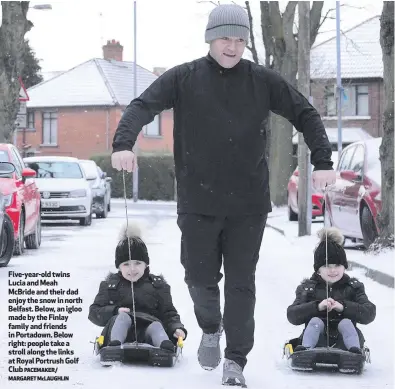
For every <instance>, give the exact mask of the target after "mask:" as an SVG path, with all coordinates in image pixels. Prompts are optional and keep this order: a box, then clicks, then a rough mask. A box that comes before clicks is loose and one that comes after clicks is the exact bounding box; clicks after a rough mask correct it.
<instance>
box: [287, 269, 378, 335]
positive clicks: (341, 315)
mask: <svg viewBox="0 0 395 389" xmlns="http://www.w3.org/2000/svg"><path fill="white" fill-rule="evenodd" d="M326 297H327V296H326V282H325V281H324V280H323V279H322V278H321V276H319V275H318V274H317V273H314V274H313V276H312V277H311V278H310V279H309V280H304V281H303V282H302V283H301V284H300V285H299V286H298V287H297V289H296V298H295V301H294V302H293V303H292V305H290V306H289V307H288V310H287V317H288V321H289V322H290V323H292V324H294V325H301V324H305V326H307V324H308V323H309V321H310V320H311V319H312V318H313V317H319V318H322V319H323V321H324V323H326V315H327V312H326V309H325V310H324V311H319V310H318V304H319V303H320V302H321V301H322V300H325V299H326ZM329 298H333V299H334V300H335V301H338V302H340V303H341V304H342V305H343V306H344V310H343V312H337V311H335V310H332V311H330V312H329V329H330V332H332V331H335V332H337V325H338V324H339V322H340V320H342V319H350V320H351V321H352V322H353V324H354V325H355V326H357V323H360V324H369V323H371V322H372V321H373V320H374V319H375V317H376V306H375V305H374V304H373V303H372V302H371V301H369V299H368V297H367V295H366V293H365V287H364V285H363V283H362V282H360V281H358V280H357V279H356V278H350V276H348V275H347V274H344V276H343V277H342V279H341V280H339V281H338V282H336V283H334V284H332V285H329Z"/></svg>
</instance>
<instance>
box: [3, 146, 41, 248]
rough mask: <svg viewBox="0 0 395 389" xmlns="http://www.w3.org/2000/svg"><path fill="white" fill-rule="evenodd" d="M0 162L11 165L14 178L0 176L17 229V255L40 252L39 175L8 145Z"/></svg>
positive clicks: (15, 229)
mask: <svg viewBox="0 0 395 389" xmlns="http://www.w3.org/2000/svg"><path fill="white" fill-rule="evenodd" d="M0 161H3V162H10V163H12V164H13V165H14V167H15V169H14V172H13V173H12V174H8V175H2V176H0V187H1V188H2V189H1V190H2V194H3V195H4V198H5V199H4V200H5V207H6V212H7V214H8V216H9V217H10V218H11V220H12V223H13V225H14V235H15V236H14V238H15V246H14V253H13V254H14V255H21V254H22V253H23V252H24V251H25V248H27V249H38V248H39V247H40V245H41V215H40V206H41V199H40V192H39V190H38V187H37V185H36V181H35V176H36V172H35V171H34V170H32V169H30V168H29V167H26V166H25V163H24V162H23V159H22V157H21V155H20V154H19V151H18V149H17V148H16V147H15V146H14V145H12V144H8V143H1V144H0Z"/></svg>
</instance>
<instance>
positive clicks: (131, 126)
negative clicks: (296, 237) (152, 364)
mask: <svg viewBox="0 0 395 389" xmlns="http://www.w3.org/2000/svg"><path fill="white" fill-rule="evenodd" d="M249 34H250V26H249V20H248V16H247V14H246V12H245V11H244V9H243V8H242V7H240V6H237V5H234V4H226V5H220V6H217V7H216V8H215V9H214V10H213V11H212V12H211V14H210V16H209V21H208V24H207V28H206V34H205V38H206V42H207V43H209V44H210V52H209V54H208V55H207V56H206V57H203V58H200V59H197V60H195V61H192V62H189V63H184V64H182V65H179V66H176V67H174V68H172V69H170V70H168V71H167V72H166V73H164V74H163V75H162V76H161V77H159V78H158V79H157V80H156V81H155V82H154V83H153V84H152V85H151V86H150V87H148V88H147V89H146V90H145V92H144V93H143V94H142V95H141V96H140V97H138V98H136V99H134V100H133V101H132V102H131V103H130V104H129V106H128V107H127V108H126V111H125V113H124V115H123V116H122V119H121V121H120V122H119V125H118V128H117V130H116V133H115V136H114V141H113V154H112V165H113V167H114V168H115V169H117V170H122V169H125V170H127V171H129V172H131V171H133V169H134V164H135V159H134V154H133V146H134V144H135V142H136V139H137V136H138V134H139V132H140V131H141V129H142V127H143V126H145V125H146V124H148V123H150V122H152V121H153V119H154V117H155V116H156V115H158V114H159V113H160V112H162V111H163V110H166V109H173V112H174V160H175V169H176V178H177V191H178V206H177V211H178V225H179V227H180V230H181V232H182V238H181V262H182V264H183V266H184V268H185V281H186V283H187V285H188V288H189V292H190V295H191V297H192V300H193V303H194V308H195V314H196V318H197V321H198V324H199V326H200V328H201V329H202V331H203V335H202V340H201V344H200V347H199V350H198V359H199V363H200V364H201V366H202V367H203V368H205V369H207V370H212V369H214V368H216V367H217V366H218V364H219V363H220V360H221V350H220V345H219V342H220V337H221V333H222V316H221V311H220V295H219V288H218V282H219V281H220V280H221V278H222V274H221V273H220V270H221V266H222V257H223V262H224V273H225V307H224V317H223V326H224V330H225V333H226V341H227V347H226V349H225V358H226V360H225V363H224V373H223V383H224V384H236V385H244V384H245V380H244V377H243V369H244V366H245V365H246V361H247V358H246V357H247V354H248V353H249V352H250V351H251V349H252V347H253V343H254V329H255V324H254V309H255V269H256V264H257V261H258V258H259V250H260V246H261V240H262V236H263V232H264V228H265V225H266V220H267V214H268V213H269V212H271V200H270V192H269V172H268V167H267V162H266V160H265V144H266V134H265V132H264V131H262V129H261V123H262V122H263V121H264V120H265V119H266V118H267V117H268V115H269V111H272V112H274V113H276V114H279V115H281V116H283V117H285V118H286V119H288V120H289V121H290V122H291V123H292V124H293V125H294V126H295V128H296V129H297V130H298V131H300V132H302V133H303V135H304V139H305V141H306V143H307V145H308V147H309V149H310V150H311V160H312V164H313V165H314V172H313V183H314V185H315V186H316V187H318V188H324V187H325V186H326V185H331V184H333V183H334V182H335V173H334V171H333V169H332V162H331V154H332V152H331V147H330V143H329V141H328V137H327V135H326V132H325V129H324V126H323V124H322V121H321V119H320V116H319V114H318V113H317V111H316V110H315V109H314V108H313V107H312V106H311V105H310V104H309V102H308V101H307V100H306V99H305V97H304V96H303V95H302V94H300V93H299V92H298V91H297V90H296V89H295V88H294V87H293V86H291V85H290V84H288V83H287V82H286V81H285V80H284V79H283V78H282V77H281V76H279V75H278V74H277V73H275V72H274V71H271V70H268V69H266V68H265V67H263V66H259V65H256V64H254V63H252V62H250V61H247V60H244V59H241V57H242V55H243V52H244V49H245V47H246V44H247V42H248V39H249ZM273 130H274V131H275V129H273Z"/></svg>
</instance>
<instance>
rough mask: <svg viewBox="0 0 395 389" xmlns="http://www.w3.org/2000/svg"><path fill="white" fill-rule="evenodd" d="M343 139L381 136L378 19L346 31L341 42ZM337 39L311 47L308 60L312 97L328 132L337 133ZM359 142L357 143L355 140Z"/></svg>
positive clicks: (381, 101) (378, 17)
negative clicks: (352, 135)
mask: <svg viewBox="0 0 395 389" xmlns="http://www.w3.org/2000/svg"><path fill="white" fill-rule="evenodd" d="M340 47H341V78H342V86H343V88H344V93H343V99H342V100H343V101H342V127H343V137H344V138H347V139H351V138H350V136H351V134H350V136H349V135H348V134H347V133H346V132H347V131H349V130H350V131H351V130H353V134H354V135H356V134H357V132H359V135H358V136H357V138H358V137H360V136H363V135H361V134H363V132H366V133H368V134H370V135H371V136H373V137H380V136H382V134H383V123H382V121H383V119H382V117H383V111H384V107H383V99H384V83H383V61H382V52H381V46H380V16H374V17H372V18H370V19H368V20H366V21H365V22H363V23H361V24H359V25H357V26H355V27H353V28H352V29H350V30H348V31H345V32H343V33H342V35H341V39H340ZM336 50H337V46H336V37H333V38H331V39H329V40H327V41H325V42H323V43H320V44H318V45H316V46H314V47H313V48H312V50H311V57H310V74H311V76H310V77H311V95H312V96H313V105H314V106H315V107H316V108H317V110H318V111H319V113H320V114H321V116H322V118H323V121H324V125H325V128H327V130H328V132H334V131H337V108H336V90H337V89H336V77H337V73H336V70H337V56H336V52H337V51H336ZM356 140H358V139H356Z"/></svg>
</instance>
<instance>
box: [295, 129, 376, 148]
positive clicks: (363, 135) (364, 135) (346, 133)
mask: <svg viewBox="0 0 395 389" xmlns="http://www.w3.org/2000/svg"><path fill="white" fill-rule="evenodd" d="M325 131H326V134H327V135H328V139H329V142H330V143H337V139H338V136H337V132H338V129H337V128H325ZM297 134H298V132H297V130H296V129H294V131H293V136H292V143H293V144H297V143H298V135H297ZM372 138H373V137H372V136H371V135H370V134H369V133H368V132H367V131H365V130H364V129H363V128H358V127H342V143H354V142H360V141H365V140H370V139H372Z"/></svg>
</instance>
